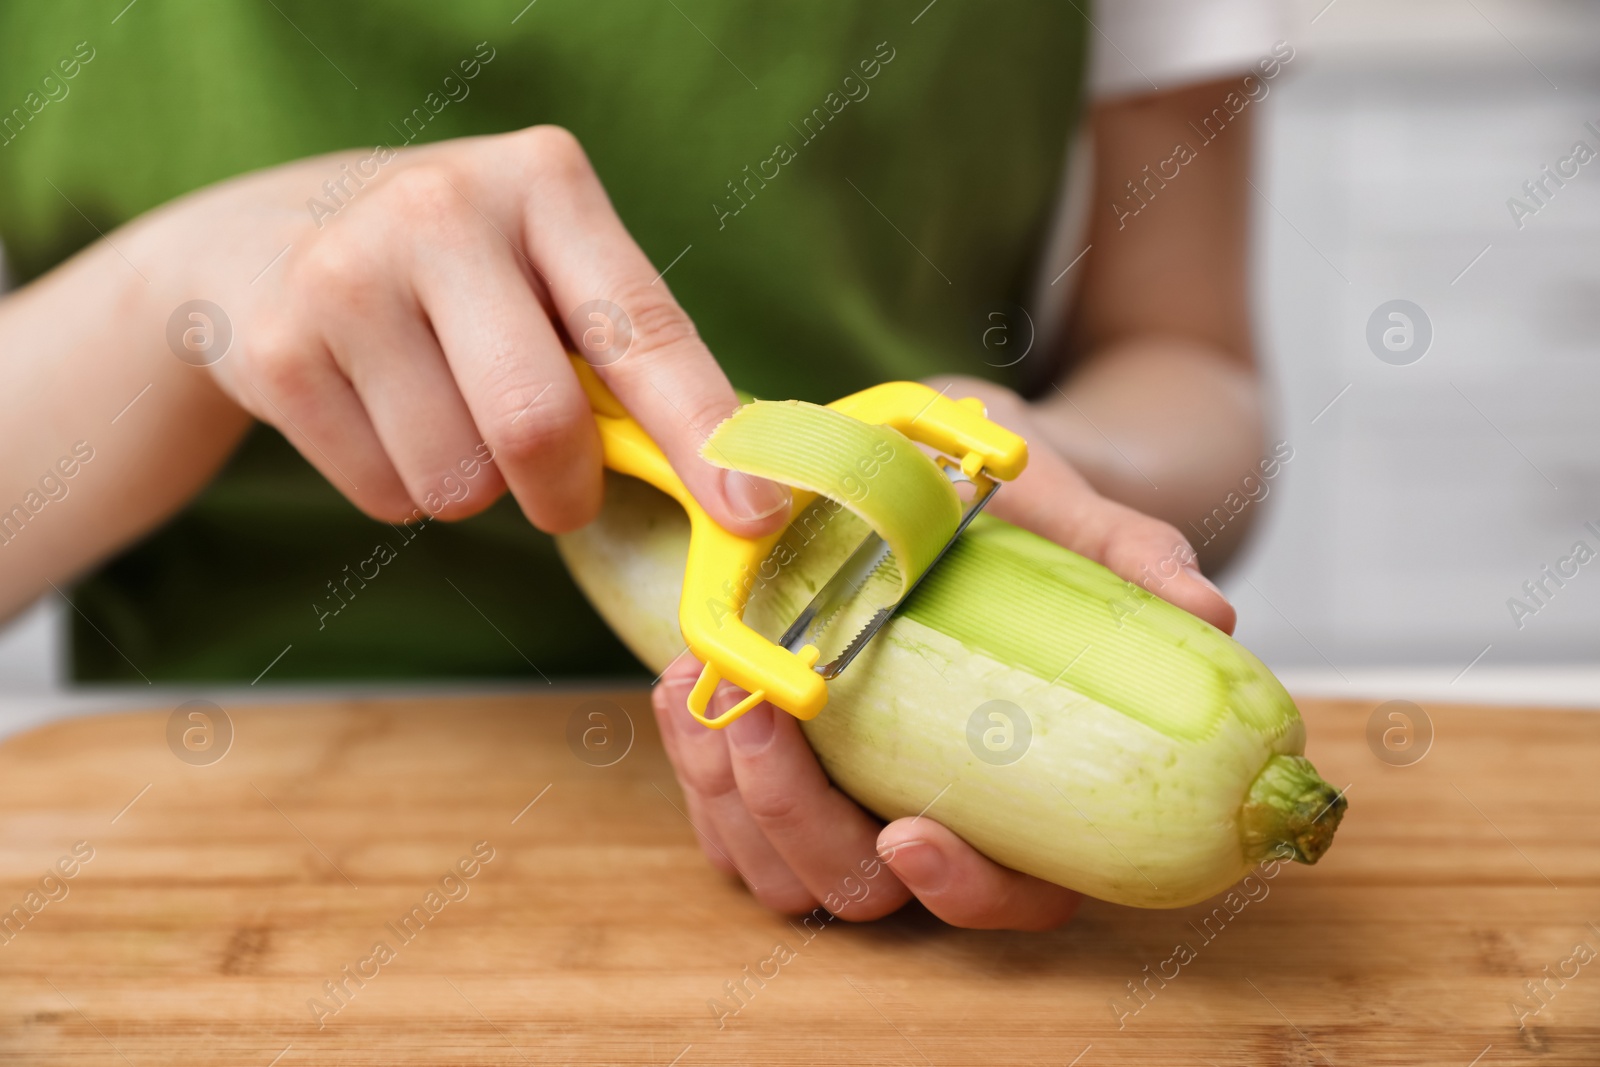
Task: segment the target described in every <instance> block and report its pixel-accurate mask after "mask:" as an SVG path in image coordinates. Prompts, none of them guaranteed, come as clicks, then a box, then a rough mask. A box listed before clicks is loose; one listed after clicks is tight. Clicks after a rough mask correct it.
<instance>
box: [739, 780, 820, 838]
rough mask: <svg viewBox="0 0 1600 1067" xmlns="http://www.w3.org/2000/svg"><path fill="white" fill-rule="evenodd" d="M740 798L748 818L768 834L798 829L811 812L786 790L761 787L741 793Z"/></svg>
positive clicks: (809, 807)
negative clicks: (753, 820) (742, 800)
mask: <svg viewBox="0 0 1600 1067" xmlns="http://www.w3.org/2000/svg"><path fill="white" fill-rule="evenodd" d="M742 796H743V799H744V806H745V810H747V811H749V812H750V817H751V818H753V819H755V821H756V823H757V824H759V825H760V826H761V828H762V829H763V830H766V831H768V832H769V833H778V834H783V833H788V832H790V831H793V830H797V829H800V828H801V826H803V825H804V823H805V822H806V819H807V818H808V816H809V814H810V811H811V806H810V805H808V804H806V803H804V802H803V801H802V800H801V799H800V798H798V797H796V796H795V795H794V793H793V792H791V791H789V790H786V789H773V788H768V787H767V786H765V785H762V786H758V787H757V788H755V789H751V790H747V791H745V792H743V793H742Z"/></svg>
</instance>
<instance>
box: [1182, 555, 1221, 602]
mask: <svg viewBox="0 0 1600 1067" xmlns="http://www.w3.org/2000/svg"><path fill="white" fill-rule="evenodd" d="M1183 570H1184V573H1185V574H1187V575H1188V576H1189V577H1191V578H1193V579H1194V580H1195V581H1197V582H1199V583H1200V584H1201V585H1203V586H1205V587H1206V588H1207V589H1209V590H1211V591H1212V592H1213V593H1215V594H1217V595H1218V596H1220V597H1222V599H1223V600H1227V599H1228V597H1227V595H1226V594H1224V593H1223V591H1222V590H1220V589H1218V588H1217V587H1216V584H1215V583H1214V582H1212V580H1211V579H1210V578H1207V577H1206V576H1205V575H1203V574H1201V573H1200V568H1199V567H1196V566H1193V565H1192V564H1191V565H1190V566H1187V567H1185V568H1183Z"/></svg>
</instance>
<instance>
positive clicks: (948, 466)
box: [778, 457, 1000, 679]
mask: <svg viewBox="0 0 1600 1067" xmlns="http://www.w3.org/2000/svg"><path fill="white" fill-rule="evenodd" d="M939 466H940V467H941V468H942V469H943V470H944V473H945V476H946V477H947V478H949V479H950V480H951V481H952V482H966V483H968V484H971V485H974V486H976V487H977V488H978V492H977V495H976V496H974V497H973V498H972V500H971V501H970V502H969V503H968V504H967V507H966V510H965V511H964V512H963V513H962V515H961V521H960V522H958V523H957V524H956V528H955V532H954V533H952V534H951V535H950V539H949V540H948V541H946V542H945V543H944V547H943V548H941V549H940V550H939V554H938V555H937V556H935V557H934V559H933V562H932V563H931V564H929V565H928V568H927V570H925V571H923V572H922V574H920V575H919V576H918V577H917V580H916V581H915V582H912V583H911V586H910V587H909V588H908V589H907V590H906V591H905V593H904V594H903V595H902V596H901V597H900V599H898V600H896V601H895V602H894V603H893V604H890V605H888V606H887V607H882V608H879V609H878V610H877V611H875V612H873V614H872V617H871V618H869V619H868V620H867V622H866V625H865V626H863V627H862V628H861V630H860V632H859V633H857V634H856V635H855V637H853V638H851V639H850V643H849V644H848V645H846V646H845V647H844V650H843V651H842V652H840V653H839V655H838V656H836V657H834V658H833V659H832V660H830V661H829V662H827V663H818V664H817V665H816V666H815V667H813V668H812V670H814V671H816V672H817V673H818V674H820V675H822V677H824V678H827V679H833V678H837V677H838V676H839V675H840V674H842V673H843V672H844V669H845V668H846V667H848V666H850V662H851V661H852V660H854V659H855V658H856V656H858V655H860V654H861V650H862V649H864V648H866V647H867V644H868V642H870V641H871V640H872V638H873V637H874V636H876V635H877V633H878V631H879V630H881V629H883V625H884V623H886V622H888V621H889V620H890V619H891V618H893V617H894V613H895V612H896V611H898V610H900V605H902V604H904V603H905V602H906V601H907V600H908V599H910V597H911V594H912V593H914V592H916V589H917V586H918V585H921V584H922V580H923V579H924V578H926V577H927V576H928V574H929V572H931V571H932V570H933V569H934V568H935V567H937V566H938V565H939V561H940V560H942V559H944V555H945V553H946V552H948V551H950V546H951V545H953V544H955V543H956V540H957V539H958V538H959V537H960V536H961V534H962V531H964V530H965V529H966V528H967V526H968V524H969V523H971V522H972V520H973V519H975V518H977V517H978V513H979V512H980V511H982V510H983V509H984V507H985V506H986V505H987V504H988V503H989V500H990V498H992V497H993V496H994V494H995V493H996V492H998V491H999V489H1000V483H999V482H998V481H995V480H994V479H992V478H989V477H987V476H981V477H982V483H981V484H980V483H979V482H977V481H974V480H973V479H972V478H969V477H968V476H967V475H966V474H965V473H964V472H963V471H962V470H961V468H960V467H959V466H958V465H956V464H954V463H950V462H948V461H946V460H944V459H943V458H942V457H941V458H940V461H939ZM888 556H889V544H888V542H886V541H885V540H884V539H883V538H882V537H879V536H878V535H877V534H876V533H869V534H868V535H867V536H866V537H865V538H863V539H862V541H861V544H859V545H858V546H856V550H855V551H854V552H852V553H850V558H849V559H847V560H845V562H844V565H843V566H841V567H840V568H839V569H838V570H837V571H835V572H834V573H833V577H831V578H829V579H828V581H827V583H826V584H824V585H823V587H822V588H821V589H819V590H817V595H816V596H814V597H812V598H811V603H809V604H807V605H806V607H805V610H803V611H801V612H800V614H799V615H798V616H797V617H796V618H795V620H794V622H792V623H790V624H789V628H788V629H787V630H785V631H784V632H783V636H782V637H781V638H779V639H778V644H779V645H781V646H783V647H784V648H787V649H788V650H789V651H790V652H798V651H799V650H800V649H801V648H803V647H805V646H806V645H808V644H818V643H819V641H820V639H821V637H822V634H823V632H824V631H826V630H827V628H828V624H829V623H830V622H831V621H832V620H833V617H834V616H835V615H837V614H838V612H839V609H841V608H842V607H844V605H845V604H846V603H848V602H849V601H850V598H851V597H853V596H855V595H856V594H857V593H859V592H860V591H861V587H862V585H863V584H864V583H865V582H866V580H867V578H868V577H870V576H871V574H872V572H873V571H875V570H877V568H878V567H879V566H880V565H881V564H882V563H883V561H884V560H885V559H887V558H888Z"/></svg>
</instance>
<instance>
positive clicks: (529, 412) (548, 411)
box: [484, 386, 593, 463]
mask: <svg viewBox="0 0 1600 1067" xmlns="http://www.w3.org/2000/svg"><path fill="white" fill-rule="evenodd" d="M495 394H496V397H497V401H496V405H497V406H496V409H495V410H494V411H493V412H492V413H491V414H490V416H489V418H488V420H487V421H488V424H489V426H488V430H487V432H486V433H485V435H484V436H485V438H486V440H487V441H488V442H489V447H490V448H492V449H493V450H494V454H495V456H496V457H497V458H498V457H500V456H501V455H504V456H505V457H506V459H508V460H509V461H511V462H513V463H515V462H519V461H525V460H530V459H536V458H551V457H563V456H565V455H568V454H570V453H571V452H572V451H573V449H574V446H575V443H576V442H577V441H579V440H580V439H581V435H582V434H584V433H586V432H589V430H590V424H591V423H592V421H593V420H592V416H590V414H589V409H588V407H587V406H585V405H583V404H581V403H580V402H579V400H578V398H577V397H576V396H557V395H555V394H556V390H555V389H553V388H550V387H539V388H535V387H532V386H525V387H520V388H506V389H497V390H495Z"/></svg>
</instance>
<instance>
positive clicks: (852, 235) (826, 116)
mask: <svg viewBox="0 0 1600 1067" xmlns="http://www.w3.org/2000/svg"><path fill="white" fill-rule="evenodd" d="M119 7H120V4H115V3H113V4H111V5H109V7H108V5H106V4H100V3H96V4H92V5H91V4H88V3H77V2H69V0H57V2H52V3H48V4H20V3H19V4H6V5H3V6H0V236H3V238H4V240H5V243H6V247H7V251H8V254H9V258H10V261H11V264H12V267H13V271H14V273H15V275H16V276H17V278H18V279H19V280H21V281H26V280H28V279H29V278H31V277H34V276H37V275H38V274H40V273H42V272H44V271H46V270H48V269H49V268H51V267H52V266H54V265H55V264H57V263H59V262H60V261H61V260H63V259H64V258H66V257H67V256H68V255H70V254H71V253H73V252H74V251H76V250H77V249H78V248H80V247H82V246H84V245H85V244H87V243H89V242H90V241H92V240H94V239H95V237H96V236H97V231H106V232H109V231H110V230H111V229H112V228H114V227H115V226H117V225H120V224H121V223H123V222H126V221H127V220H129V219H131V218H133V217H134V216H136V215H138V214H140V213H141V212H144V211H147V210H149V209H151V208H153V207H156V206H157V205H159V204H161V203H163V202H165V201H168V200H170V199H172V198H174V197H176V196H179V195H180V194H183V193H185V192H188V191H190V190H192V189H195V188H198V187H200V186H204V185H207V184H209V183H212V182H215V181H218V180H221V179H223V178H227V177H229V176H231V175H235V174H239V173H241V172H243V171H248V170H252V169H255V168H260V167H267V166H272V165H274V164H278V163H282V162H285V161H288V160H293V159H298V158H301V157H304V156H309V155H314V154H317V153H322V152H328V151H332V150H336V149H348V148H358V147H363V146H366V147H373V146H376V145H379V144H385V145H390V146H394V147H399V146H401V145H404V144H406V143H420V142H423V141H435V140H442V139H446V138H452V137H460V136H464V135H470V134H482V133H490V132H498V131H505V130H511V129H516V128H518V127H522V126H528V125H533V124H536V123H557V124H560V125H562V126H565V127H567V128H568V129H570V130H572V131H573V132H574V133H575V134H576V135H577V136H578V137H579V139H580V140H581V141H582V142H583V144H584V145H585V147H586V148H587V150H588V152H589V154H590V157H591V158H592V160H593V162H594V165H595V168H596V170H597V171H598V173H599V175H600V177H601V180H602V181H603V182H604V183H605V185H606V188H607V189H608V190H609V192H610V194H611V197H612V200H613V202H614V203H615V205H616V207H617V210H618V212H619V213H620V215H621V217H622V219H623V220H624V222H625V223H626V224H627V225H628V227H629V229H630V230H631V232H632V234H633V236H634V238H635V239H636V240H637V241H638V243H639V244H640V246H641V247H642V248H643V249H644V251H645V253H646V254H647V255H649V256H650V258H651V259H652V260H653V261H654V262H655V263H656V264H657V266H659V267H665V266H667V265H668V264H673V266H672V267H671V271H670V274H669V275H668V276H667V279H668V281H669V282H670V284H671V285H672V288H673V291H674V293H675V294H676V296H677V297H678V299H679V301H680V302H681V303H682V304H683V306H684V307H685V308H686V309H687V310H688V312H689V313H690V315H691V316H692V317H693V318H694V321H695V323H696V325H697V327H698V329H699V331H700V333H701V335H702V336H703V337H704V339H705V341H706V342H707V344H708V345H709V346H710V348H711V351H712V352H713V353H715V354H716V356H717V358H718V359H719V360H720V361H721V362H722V364H723V366H724V367H725V368H726V369H727V371H728V373H729V376H730V377H732V378H733V380H734V381H735V382H736V383H737V384H739V385H740V386H741V387H743V388H745V389H748V390H750V391H751V392H754V393H756V394H757V395H761V396H768V397H798V398H802V399H807V400H814V401H827V400H831V399H833V398H835V397H837V396H841V395H843V394H845V393H848V392H851V391H853V390H856V389H860V388H862V387H865V386H867V385H869V384H872V383H875V382H879V381H884V380H889V379H895V378H920V377H924V376H927V375H929V374H935V373H942V372H955V373H966V374H984V375H987V376H990V377H997V376H999V375H1001V374H1004V373H1011V372H1008V371H1000V370H996V369H995V368H993V367H992V366H990V365H989V364H988V362H986V361H985V359H984V355H985V350H984V348H983V347H982V343H981V336H982V332H983V330H984V329H985V328H986V327H988V326H989V325H991V324H992V320H991V319H990V318H989V316H990V315H991V313H993V312H995V311H997V310H999V309H1004V308H1006V307H1008V306H1016V305H1019V304H1022V303H1023V302H1024V301H1025V300H1026V293H1027V291H1028V286H1029V283H1030V281H1031V277H1032V274H1033V272H1034V270H1035V268H1036V266H1037V261H1038V257H1039V254H1040V252H1041V248H1042V244H1043V238H1044V236H1045V231H1046V228H1047V224H1048V220H1049V216H1050V212H1051V210H1052V207H1053V203H1054V194H1055V191H1056V189H1057V188H1058V185H1059V182H1060V179H1061V174H1062V170H1063V166H1064V162H1065V158H1064V157H1065V153H1066V148H1067V144H1068V140H1069V135H1070V133H1071V129H1072V126H1073V123H1074V121H1075V118H1076V115H1077V111H1078V104H1079V92H1080V82H1081V70H1082V65H1083V53H1084V41H1083V30H1082V25H1081V24H1082V21H1083V19H1082V15H1081V14H1080V13H1079V12H1078V9H1077V7H1076V6H1075V5H1071V4H1057V3H1044V2H1024V0H1007V2H1006V3H999V4H981V5H980V4H978V3H975V2H973V0H937V2H935V3H933V4H928V3H927V0H874V2H871V3H867V2H861V3H850V2H844V0H807V2H805V3H800V2H793V0H770V2H766V3H761V4H751V3H736V2H733V0H582V2H580V0H535V2H534V3H531V4H528V5H527V6H526V7H524V6H523V0H508V2H502V0H495V2H489V0H467V2H453V3H438V2H436V0H429V2H426V3H425V2H422V0H394V2H390V3H386V4H377V3H371V2H355V0H346V2H341V3H337V4H329V3H322V2H317V0H272V2H256V0H193V2H179V0H140V2H138V3H136V4H134V5H132V6H131V7H129V8H127V9H125V10H122V12H121V14H120V15H118V14H117V12H116V10H115V9H116V8H119ZM113 16H115V20H114V21H113ZM314 192H315V190H308V196H309V195H310V194H312V193H314ZM69 198H70V201H71V202H70V203H69V202H68V200H69ZM74 205H75V206H74ZM80 209H81V212H82V214H80V213H79V212H80ZM311 210H314V207H313V206H312V205H309V204H308V211H311ZM85 216H87V217H85ZM197 295H204V294H197ZM1002 380H1003V379H1002ZM1012 384H1015V382H1013V383H1012ZM380 546H381V547H380ZM380 558H381V559H382V560H383V562H382V563H381V565H380V564H378V563H376V562H370V561H375V560H377V559H380ZM374 570H376V577H372V578H370V580H368V579H366V578H362V579H361V580H359V581H356V582H351V581H349V580H348V579H349V576H350V575H351V574H352V573H358V574H361V575H372V574H373V573H374ZM334 595H338V597H339V599H338V600H337V601H335V600H334V599H333V597H334ZM75 601H76V603H77V606H78V608H79V609H80V611H81V615H80V614H77V613H75V614H74V616H73V618H74V625H75V631H74V635H73V668H74V674H75V675H76V676H77V677H78V678H80V679H89V680H130V679H131V680H138V679H139V678H140V676H141V674H142V675H143V676H144V677H148V678H150V679H152V680H155V679H164V680H203V681H215V682H238V681H244V682H248V681H250V680H251V679H253V678H255V677H256V676H257V675H258V674H259V673H260V672H261V671H262V670H263V669H264V668H266V667H267V666H268V664H269V663H272V662H273V661H274V657H278V656H279V655H280V653H282V656H281V659H278V660H277V661H276V663H275V664H274V665H273V666H272V669H271V671H270V673H269V674H268V675H267V680H270V681H289V680H296V679H328V678H425V677H433V678H440V677H462V676H478V677H484V676H491V677H517V676H527V677H533V678H537V677H538V676H539V675H541V674H542V675H544V676H547V677H556V676H558V675H569V676H570V675H595V674H602V673H610V672H616V671H629V670H637V666H636V665H635V664H634V663H633V661H632V659H631V657H629V656H628V655H627V653H626V652H625V651H624V650H623V649H622V648H621V646H620V645H619V644H618V643H617V642H616V641H615V639H614V638H612V637H611V636H610V634H609V633H608V632H607V631H606V629H605V628H604V626H603V625H602V624H601V623H600V622H599V620H598V618H597V617H596V616H595V615H594V613H593V612H592V611H591V610H590V609H589V608H588V607H587V605H586V604H585V603H584V602H583V600H582V597H581V596H580V594H579V593H578V592H577V590H576V588H575V587H574V586H573V584H572V582H571V581H570V579H568V578H567V576H566V574H565V572H564V571H563V570H562V568H561V566H560V565H559V563H558V562H557V560H556V557H555V554H554V549H553V546H552V544H551V541H550V539H549V538H547V537H545V536H544V535H542V534H540V533H538V532H537V531H535V530H533V529H532V528H531V527H530V526H529V525H528V523H527V522H526V520H524V519H523V518H522V517H521V515H520V513H519V512H517V510H516V509H515V507H514V505H513V504H512V503H511V501H510V500H509V498H507V499H505V500H502V501H501V502H500V503H499V504H497V505H496V506H495V507H493V508H491V509H490V510H489V511H488V512H486V513H484V514H483V515H480V516H478V517H476V518H473V519H470V520H467V521H465V522H460V523H454V524H445V523H426V524H424V525H423V526H422V527H421V528H420V529H399V530H397V529H395V528H392V527H390V526H387V525H385V524H383V523H378V522H374V521H372V520H370V519H367V518H365V517H364V516H362V515H361V514H360V513H359V512H357V511H356V510H355V508H354V507H353V506H351V505H350V504H348V503H347V502H346V501H345V500H344V499H343V498H342V497H341V496H340V495H339V494H338V493H337V491H335V490H334V489H333V488H332V487H330V486H329V485H327V484H326V483H325V482H323V481H322V480H321V479H320V477H318V476H317V475H316V474H315V472H314V471H313V470H312V468H311V467H310V466H309V465H308V464H306V463H305V462H304V461H303V460H302V459H300V458H299V457H298V455H297V454H296V453H295V452H294V451H293V450H292V449H291V448H290V447H289V446H288V445H287V444H286V443H285V441H284V440H283V438H282V437H280V436H279V435H278V434H277V433H275V432H274V431H272V430H270V429H266V428H258V429H257V430H256V431H254V432H253V433H252V434H251V436H250V437H249V439H248V440H247V442H246V443H245V445H244V446H243V447H242V449H241V450H240V451H239V453H238V454H237V455H236V457H235V458H234V459H233V461H232V462H231V463H230V465H229V466H228V467H227V468H226V470H225V471H224V472H223V474H222V475H220V476H219V477H218V478H217V480H216V481H215V482H214V483H213V484H212V485H211V486H210V488H208V489H207V490H206V491H205V492H204V493H203V494H202V495H201V496H200V497H199V498H198V499H197V500H196V501H195V502H194V503H193V504H192V505H191V506H190V507H189V508H188V509H187V510H186V511H184V512H183V513H182V514H181V515H179V516H178V517H177V518H175V519H174V520H173V521H171V522H170V523H168V524H167V525H166V526H165V527H164V528H162V529H161V530H159V531H158V532H157V533H155V534H153V535H152V536H150V537H148V538H146V539H145V540H144V541H143V542H142V543H140V544H138V545H136V546H134V547H132V548H131V549H129V550H128V551H127V552H125V553H124V554H122V555H121V556H120V557H119V558H117V559H115V560H114V561H112V562H111V563H110V564H109V565H107V566H106V567H104V568H103V569H102V570H101V571H100V572H99V573H97V574H95V575H93V576H92V577H91V578H89V579H88V580H87V581H85V582H83V583H82V584H81V585H80V586H79V587H78V589H77V592H76V595H75ZM336 605H337V606H338V607H339V611H338V612H337V614H331V613H330V612H331V609H332V608H333V607H335V606H336ZM113 646H115V648H114V647H113ZM286 648H287V649H288V651H287V652H285V651H284V650H285V649H286ZM118 649H120V652H119V651H117V650H118ZM130 661H131V662H130ZM134 665H137V670H136V669H135V666H134Z"/></svg>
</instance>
